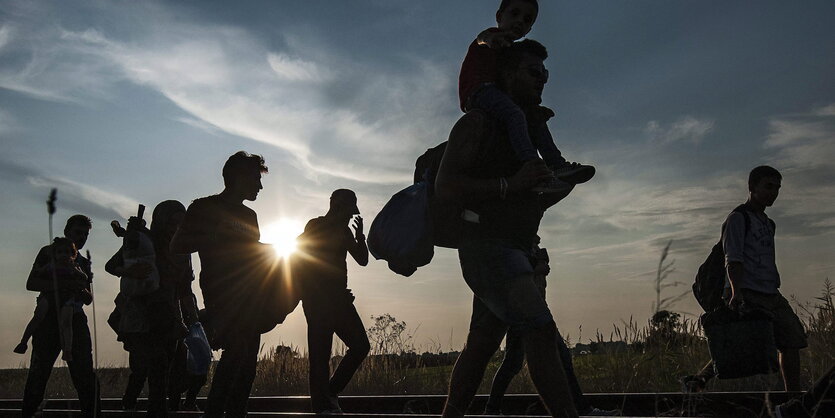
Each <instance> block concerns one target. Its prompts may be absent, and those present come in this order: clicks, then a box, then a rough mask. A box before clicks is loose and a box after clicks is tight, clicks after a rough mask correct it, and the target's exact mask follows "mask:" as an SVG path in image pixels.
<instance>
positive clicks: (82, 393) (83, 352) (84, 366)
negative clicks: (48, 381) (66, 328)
mask: <svg viewBox="0 0 835 418" xmlns="http://www.w3.org/2000/svg"><path fill="white" fill-rule="evenodd" d="M72 333H73V345H72V361H69V362H67V366H68V368H69V370H70V378H72V382H73V385H74V386H75V390H76V391H77V392H78V401H79V403H80V405H81V414H82V415H83V416H85V417H92V416H99V415H100V413H101V402H100V397H99V381H98V378H97V377H96V373H95V371H94V370H93V343H92V340H91V339H90V329H89V328H88V327H87V316H86V315H84V314H83V313H76V314H75V315H74V316H73V322H72Z"/></svg>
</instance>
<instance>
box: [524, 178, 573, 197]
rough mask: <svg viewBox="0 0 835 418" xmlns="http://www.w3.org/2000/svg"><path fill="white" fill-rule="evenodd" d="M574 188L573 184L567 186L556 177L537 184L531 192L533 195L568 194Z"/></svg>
mask: <svg viewBox="0 0 835 418" xmlns="http://www.w3.org/2000/svg"><path fill="white" fill-rule="evenodd" d="M573 187H574V185H573V184H568V183H566V182H564V181H562V180H560V179H558V178H556V177H553V178H551V179H549V180H547V181H544V182H542V183H539V184H537V185H536V186H534V187H533V188H532V189H531V191H533V192H535V193H564V192H569V191H571V189H572V188H573Z"/></svg>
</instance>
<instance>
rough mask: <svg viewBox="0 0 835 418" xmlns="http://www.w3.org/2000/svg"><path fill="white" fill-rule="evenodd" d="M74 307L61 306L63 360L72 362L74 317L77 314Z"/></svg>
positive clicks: (60, 325) (60, 326)
mask: <svg viewBox="0 0 835 418" xmlns="http://www.w3.org/2000/svg"><path fill="white" fill-rule="evenodd" d="M74 311H75V310H74V309H73V306H72V305H70V304H66V305H64V306H61V313H60V315H61V321H60V323H59V330H58V333H59V334H60V335H61V359H62V360H64V361H72V317H73V315H74V314H75V312H74Z"/></svg>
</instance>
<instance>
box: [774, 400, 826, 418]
mask: <svg viewBox="0 0 835 418" xmlns="http://www.w3.org/2000/svg"><path fill="white" fill-rule="evenodd" d="M774 416H775V417H777V418H809V417H811V416H813V415H812V412H811V411H808V410H806V408H805V407H803V403H802V402H800V400H798V399H790V400H789V401H788V402H785V403H781V404H780V405H777V407H775V408H774ZM814 416H819V417H822V416H823V415H820V414H817V415H814Z"/></svg>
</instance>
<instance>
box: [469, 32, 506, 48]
mask: <svg viewBox="0 0 835 418" xmlns="http://www.w3.org/2000/svg"><path fill="white" fill-rule="evenodd" d="M476 42H477V43H478V44H479V45H484V46H487V47H489V48H494V49H496V48H506V47H509V46H510V44H511V43H513V36H512V35H511V34H510V33H508V32H506V31H503V30H499V29H496V28H487V29H485V30H483V31H481V33H479V34H478V36H477V37H476Z"/></svg>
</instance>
